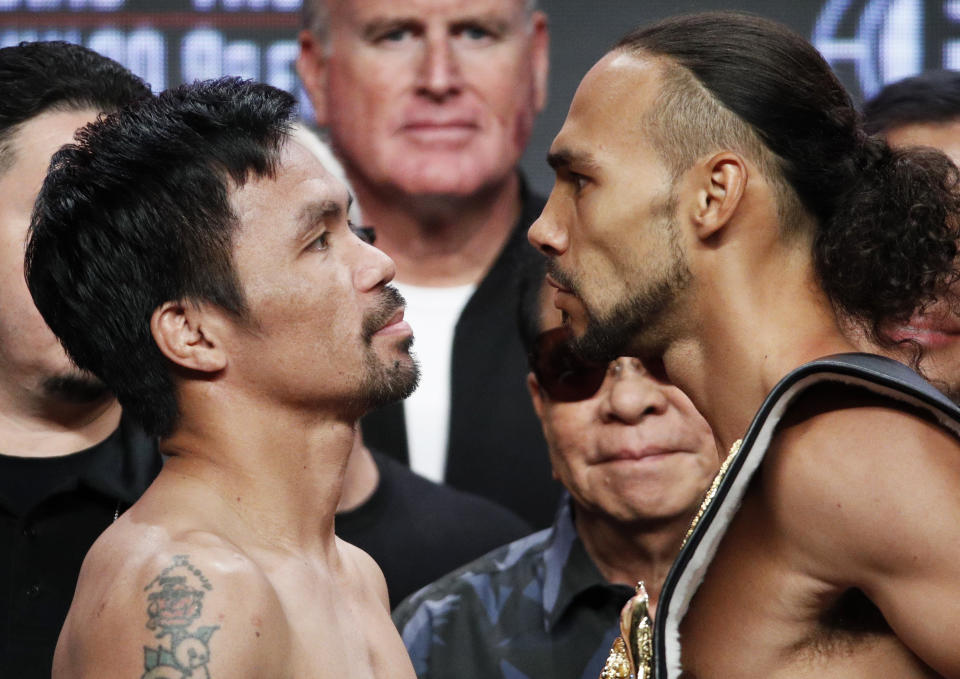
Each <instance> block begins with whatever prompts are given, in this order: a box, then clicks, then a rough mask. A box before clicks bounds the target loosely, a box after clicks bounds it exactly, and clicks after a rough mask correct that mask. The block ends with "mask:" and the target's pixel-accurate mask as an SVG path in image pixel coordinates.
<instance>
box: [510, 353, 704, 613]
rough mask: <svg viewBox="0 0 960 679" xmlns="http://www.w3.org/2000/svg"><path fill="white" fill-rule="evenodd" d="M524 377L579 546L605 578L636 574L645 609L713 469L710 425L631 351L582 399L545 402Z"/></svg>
mask: <svg viewBox="0 0 960 679" xmlns="http://www.w3.org/2000/svg"><path fill="white" fill-rule="evenodd" d="M527 384H528V387H529V389H530V396H531V398H532V399H533V405H534V409H535V410H536V412H537V415H538V416H539V418H540V421H541V424H542V425H543V433H544V436H545V438H546V440H547V445H548V448H549V450H550V461H551V464H552V466H553V475H554V478H556V479H557V480H558V481H560V483H562V484H563V486H564V487H565V488H566V489H567V490H568V491H569V492H570V496H571V498H572V500H573V506H574V521H575V522H576V525H577V531H578V534H579V535H580V537H581V539H582V540H583V543H584V546H585V547H586V549H587V552H588V553H589V554H590V556H591V557H592V558H593V561H594V563H596V564H597V565H598V567H599V569H600V572H601V573H602V574H603V575H604V577H605V578H606V579H607V580H608V581H609V582H615V583H620V584H624V585H627V586H630V587H633V586H635V585H636V584H637V581H639V580H643V581H644V584H645V585H646V588H647V593H648V595H649V597H650V609H651V611H654V610H655V609H656V604H657V599H658V597H659V595H660V588H661V586H662V584H663V580H664V578H665V577H666V575H667V571H668V570H669V568H670V565H671V564H672V563H673V559H674V558H675V556H676V554H677V552H678V551H679V549H680V545H681V543H682V541H683V538H684V535H685V534H686V532H687V528H688V527H689V526H690V521H691V519H692V518H693V515H694V513H695V512H696V510H697V508H698V507H699V506H700V502H701V500H702V499H703V496H704V494H705V493H706V490H707V488H708V487H709V485H710V482H711V481H712V480H713V477H714V475H715V474H716V471H717V467H718V464H719V457H718V455H717V448H716V445H715V443H714V440H713V433H712V432H711V431H710V427H709V426H708V425H707V423H706V421H705V420H704V419H703V417H702V416H701V415H700V413H698V412H697V411H696V409H695V408H694V407H693V404H692V403H690V399H688V398H687V397H686V396H685V395H684V394H683V392H681V391H680V390H679V389H677V388H676V387H674V386H672V385H671V384H669V383H666V382H663V381H661V380H658V379H656V378H655V377H653V376H652V375H650V374H649V373H648V372H647V371H646V370H645V369H644V368H643V366H642V365H641V364H640V361H638V360H637V359H635V358H628V357H621V358H618V359H617V360H616V361H612V362H611V363H610V365H609V369H608V370H607V376H606V378H605V379H604V382H603V384H602V385H601V387H600V389H599V391H597V393H596V394H595V395H594V396H593V397H591V398H588V399H585V400H583V401H573V402H559V401H556V402H555V401H552V400H551V399H550V398H549V396H547V394H546V392H544V391H543V390H542V389H541V388H540V385H539V383H538V382H537V378H536V376H535V375H534V374H533V373H530V374H529V375H528V377H527Z"/></svg>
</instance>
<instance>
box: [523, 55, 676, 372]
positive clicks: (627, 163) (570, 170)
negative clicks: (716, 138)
mask: <svg viewBox="0 0 960 679" xmlns="http://www.w3.org/2000/svg"><path fill="white" fill-rule="evenodd" d="M659 77H660V76H659V66H658V65H657V64H656V62H655V61H653V60H650V59H640V58H637V57H634V56H631V55H627V54H622V53H611V54H608V55H607V56H606V57H604V58H603V59H602V60H601V61H600V62H599V63H598V64H597V65H596V66H594V67H593V68H592V69H591V70H590V72H589V73H588V74H587V76H586V77H585V78H584V79H583V82H582V83H581V84H580V87H579V88H578V89H577V93H576V94H575V95H574V98H573V102H572V104H571V105H570V112H569V114H568V115H567V119H566V121H565V122H564V124H563V128H562V129H561V130H560V133H559V134H558V135H557V137H556V139H554V141H553V144H552V145H551V148H550V156H549V159H550V163H551V165H552V166H553V167H554V170H555V172H556V182H555V184H554V187H553V191H552V192H551V194H550V199H549V201H548V202H547V206H546V208H545V209H544V211H543V214H542V215H541V217H540V219H538V220H537V221H536V222H535V223H534V224H533V226H531V227H530V232H529V238H530V242H531V243H533V245H534V246H536V247H537V248H538V249H540V251H541V252H543V253H544V254H546V255H547V256H548V257H549V258H550V261H549V262H548V267H547V271H548V282H550V284H551V285H553V286H554V287H555V288H556V293H555V299H554V302H555V304H556V306H557V307H558V308H560V309H561V310H562V311H563V312H564V314H565V316H566V318H567V319H568V321H569V323H570V324H571V326H572V327H573V330H574V333H575V335H576V337H577V340H576V342H575V344H576V346H577V349H578V351H580V352H581V353H583V354H584V355H586V356H588V357H590V358H592V359H594V360H598V361H609V360H613V359H615V358H616V357H617V356H621V355H628V354H633V353H635V352H636V353H639V354H640V355H644V354H646V353H651V352H656V350H657V345H658V342H659V341H660V340H659V336H660V332H661V330H662V329H663V327H664V323H666V322H668V321H669V316H670V312H671V311H672V310H673V307H674V301H675V299H676V297H677V295H678V294H679V293H680V292H681V291H682V290H683V289H684V288H685V287H686V286H687V284H688V282H689V279H690V272H689V269H688V268H687V264H686V260H685V256H684V252H683V249H682V244H681V243H680V235H679V233H678V228H677V221H676V196H675V195H674V180H673V177H672V176H671V174H670V172H669V170H668V168H667V165H666V163H665V162H664V160H663V158H662V157H661V156H660V154H659V153H658V152H657V151H656V150H655V149H654V147H653V145H652V143H651V142H650V139H649V132H648V131H646V132H645V129H644V122H643V121H644V120H645V114H646V112H647V111H649V110H650V108H651V106H652V104H653V102H654V101H655V97H656V95H657V92H658V90H659Z"/></svg>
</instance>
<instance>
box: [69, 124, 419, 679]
mask: <svg viewBox="0 0 960 679" xmlns="http://www.w3.org/2000/svg"><path fill="white" fill-rule="evenodd" d="M232 203H233V207H234V210H235V211H236V213H237V214H238V215H239V217H240V228H239V232H238V235H237V237H236V240H235V244H234V251H233V258H234V263H235V266H236V268H237V272H238V276H239V279H240V281H241V283H242V285H243V288H244V291H245V294H246V297H247V302H248V304H249V307H250V312H251V317H252V321H248V322H244V321H238V320H237V319H235V318H233V317H231V316H230V315H229V314H227V313H225V312H223V311H222V310H220V309H218V308H216V307H215V306H211V305H209V304H205V303H189V304H185V305H184V304H181V303H174V302H168V303H165V304H163V305H161V306H160V307H158V308H157V310H156V311H155V312H154V314H153V318H152V322H151V330H152V333H153V337H154V341H156V343H157V345H158V347H159V348H160V350H161V351H162V352H163V353H164V354H165V355H166V356H167V358H168V359H169V360H171V361H172V362H173V363H174V364H175V365H177V366H179V367H182V368H183V369H185V370H184V371H178V373H177V374H178V379H177V396H178V405H179V407H180V409H181V412H182V413H183V416H182V422H181V423H180V424H179V425H178V428H177V429H176V431H175V432H174V433H173V434H172V436H171V437H170V438H169V439H166V440H164V441H162V442H161V447H162V449H163V450H164V451H165V452H166V453H168V454H170V455H171V456H172V457H171V459H170V460H169V461H168V463H167V464H166V465H165V466H164V468H163V470H162V472H161V474H160V476H159V477H158V478H157V480H156V481H155V482H154V484H153V485H151V487H150V488H149V489H148V490H147V492H146V493H145V495H144V496H143V497H142V498H141V500H140V501H138V502H137V503H136V504H135V505H134V506H133V507H132V508H131V509H130V510H129V511H128V512H127V513H125V514H124V515H123V516H122V517H121V518H120V519H119V520H118V521H117V522H115V523H114V524H113V525H112V526H111V527H110V528H109V529H108V530H107V531H106V532H105V533H104V535H103V536H101V538H100V539H99V540H98V541H97V543H96V544H95V545H94V547H93V548H92V549H91V551H90V553H89V555H88V556H87V559H86V560H85V562H84V566H83V569H82V572H81V575H80V581H79V584H78V586H77V593H76V595H75V599H74V602H73V605H72V607H71V610H70V613H69V614H68V617H67V621H66V624H65V626H64V629H63V632H62V633H61V636H60V640H59V643H58V646H57V652H56V656H55V658H54V672H53V676H54V677H107V678H109V677H134V676H137V677H148V678H149V679H156V678H157V677H166V676H168V674H169V676H180V674H176V673H174V672H173V670H165V669H163V667H162V665H163V662H164V661H165V660H166V661H167V662H169V656H165V655H163V653H159V652H158V653H159V654H154V655H153V656H151V655H150V653H146V651H145V649H154V650H156V649H157V648H158V645H164V647H165V648H168V649H172V653H173V655H174V656H175V657H177V658H180V657H181V656H183V658H185V662H186V661H189V662H192V663H194V665H192V667H194V669H193V671H194V676H196V675H197V673H199V674H200V676H205V675H204V674H203V671H204V670H205V671H207V672H208V673H209V676H214V677H216V676H242V677H408V678H412V677H413V669H412V667H411V665H410V661H409V659H408V657H407V654H406V652H405V650H404V648H403V644H402V642H401V641H400V638H399V635H398V634H397V632H396V629H395V628H394V627H393V624H392V622H391V621H390V617H389V612H388V608H387V606H388V604H387V592H386V586H385V583H384V581H383V576H382V574H381V573H380V571H379V569H378V568H377V566H376V565H375V564H374V562H373V561H372V560H371V559H370V558H369V557H368V556H367V555H366V554H364V553H363V552H361V551H360V550H358V549H356V548H354V547H352V546H350V545H347V544H345V543H343V542H341V541H340V540H339V539H337V538H336V537H335V535H334V530H333V519H334V513H335V511H336V508H337V505H338V503H339V501H340V496H341V489H342V485H343V476H344V471H345V468H346V465H347V460H348V457H349V455H350V450H351V447H352V445H353V442H354V436H355V422H356V419H357V417H359V415H360V414H361V413H362V412H363V408H364V405H363V404H364V403H366V402H368V399H369V393H368V392H369V391H370V390H371V388H372V386H371V385H374V386H375V385H376V381H377V380H381V383H382V380H387V381H389V380H390V379H393V378H394V377H396V376H397V375H398V374H400V375H401V378H400V379H401V381H403V380H405V381H406V384H407V385H408V386H409V383H410V382H411V381H412V380H413V376H414V375H415V367H414V365H413V362H412V359H411V358H410V356H409V353H408V350H407V348H408V346H409V340H410V336H411V333H410V328H409V326H408V325H407V324H406V323H405V322H404V321H403V319H402V307H396V305H395V304H391V305H388V306H387V307H386V312H385V311H384V308H385V307H384V306H383V300H384V298H385V292H384V290H385V286H386V284H387V283H388V282H389V281H390V279H391V278H392V277H393V274H394V265H393V262H392V261H391V260H390V259H389V258H388V257H387V256H386V255H384V254H383V253H381V252H380V251H378V250H376V249H375V248H373V247H371V246H369V245H366V244H365V243H363V242H362V241H361V240H360V239H358V238H357V237H356V236H354V235H353V234H352V232H351V231H350V230H349V228H348V225H347V221H346V212H347V192H346V189H345V187H344V186H343V185H342V183H340V182H339V181H338V180H336V179H334V178H332V177H331V176H330V175H328V174H327V173H326V172H325V171H324V169H323V167H322V165H321V164H320V163H319V161H318V160H317V159H316V158H315V157H314V156H313V155H312V154H311V153H310V152H309V151H307V150H306V149H305V148H303V147H302V146H300V145H299V144H298V143H297V142H295V141H289V140H288V142H287V143H286V145H285V147H284V149H283V151H282V154H281V160H280V167H279V169H278V173H277V176H276V178H275V179H269V178H261V179H254V180H250V181H248V182H247V183H246V184H245V185H244V186H243V187H242V188H241V189H239V190H236V191H235V193H234V194H233V196H232ZM319 207H327V208H330V209H327V210H325V211H321V210H318V209H317V208H319ZM370 317H376V318H378V319H380V320H379V321H378V323H377V325H378V326H379V330H376V328H374V329H375V330H376V332H373V333H372V334H371V335H370V336H369V337H368V338H367V337H365V333H364V324H365V319H367V318H370ZM198 573H199V575H198ZM201 576H202V577H201ZM165 577H180V578H183V580H182V581H181V585H179V587H180V588H181V590H186V591H188V592H189V593H192V594H193V595H195V596H198V597H202V601H201V603H202V610H201V608H198V607H197V606H194V607H193V608H190V607H182V606H176V605H174V604H175V603H176V601H175V600H172V599H170V598H169V597H167V598H164V596H163V594H164V591H163V590H164V587H167V586H169V584H170V583H169V582H168V583H167V585H164V584H163V580H162V578H165ZM151 597H153V598H151ZM178 612H179V613H178ZM177 615H179V617H180V619H181V622H182V620H183V619H188V622H187V624H185V625H181V626H180V627H176V628H175V626H174V625H173V623H172V622H171V618H170V616H173V618H176V617H177ZM191 616H192V617H191ZM94 619H95V620H96V621H97V624H96V625H91V624H90V621H91V620H94ZM164 620H166V623H164ZM151 621H152V622H151ZM158 621H159V624H158ZM148 623H150V624H153V627H150V626H149V625H148ZM211 630H212V631H211ZM177 635H179V636H177ZM184 635H186V638H184ZM157 658H159V659H160V664H161V666H160V667H154V668H153V669H149V665H150V662H151V661H153V662H156V661H157ZM145 664H146V665H147V667H148V671H147V672H145V671H144V667H145ZM196 667H202V669H196Z"/></svg>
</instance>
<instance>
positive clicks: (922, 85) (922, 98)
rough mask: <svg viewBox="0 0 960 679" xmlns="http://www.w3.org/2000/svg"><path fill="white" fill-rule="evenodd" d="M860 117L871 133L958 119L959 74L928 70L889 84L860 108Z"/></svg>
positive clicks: (959, 111)
mask: <svg viewBox="0 0 960 679" xmlns="http://www.w3.org/2000/svg"><path fill="white" fill-rule="evenodd" d="M863 117H864V127H866V130H867V132H869V133H870V134H882V133H884V132H887V131H889V130H892V129H894V128H897V127H902V126H904V125H923V124H937V123H948V122H951V121H953V120H960V72H957V71H927V72H926V73H921V74H920V75H915V76H912V77H910V78H904V79H903V80H898V81H897V82H895V83H891V84H889V85H887V86H886V87H884V88H883V89H882V90H880V93H879V94H877V96H875V97H874V98H873V99H871V100H870V101H868V102H867V103H865V104H864V105H863Z"/></svg>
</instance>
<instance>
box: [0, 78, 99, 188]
mask: <svg viewBox="0 0 960 679" xmlns="http://www.w3.org/2000/svg"><path fill="white" fill-rule="evenodd" d="M0 89H2V88H0ZM112 110H113V109H112V107H107V108H103V107H101V106H98V105H97V104H96V103H95V102H93V101H91V100H90V99H86V98H83V97H65V98H63V99H58V100H57V101H54V102H51V103H50V104H49V105H48V106H45V107H44V108H42V109H40V110H39V111H37V112H36V113H34V114H33V115H32V116H30V117H29V118H25V119H23V120H21V121H20V122H18V123H14V124H13V125H10V126H8V127H6V128H5V129H3V130H0V178H2V177H3V176H4V175H5V174H6V173H7V172H9V171H10V170H11V169H13V166H14V165H16V164H17V159H18V157H19V156H18V155H17V153H16V146H17V140H18V137H19V136H20V134H21V133H22V132H23V128H25V127H26V126H27V125H29V124H30V123H32V122H33V121H34V120H36V119H37V118H39V117H40V116H44V115H47V114H48V113H79V112H80V111H91V112H93V113H94V115H99V114H101V113H111V112H112ZM67 143H70V142H67Z"/></svg>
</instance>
